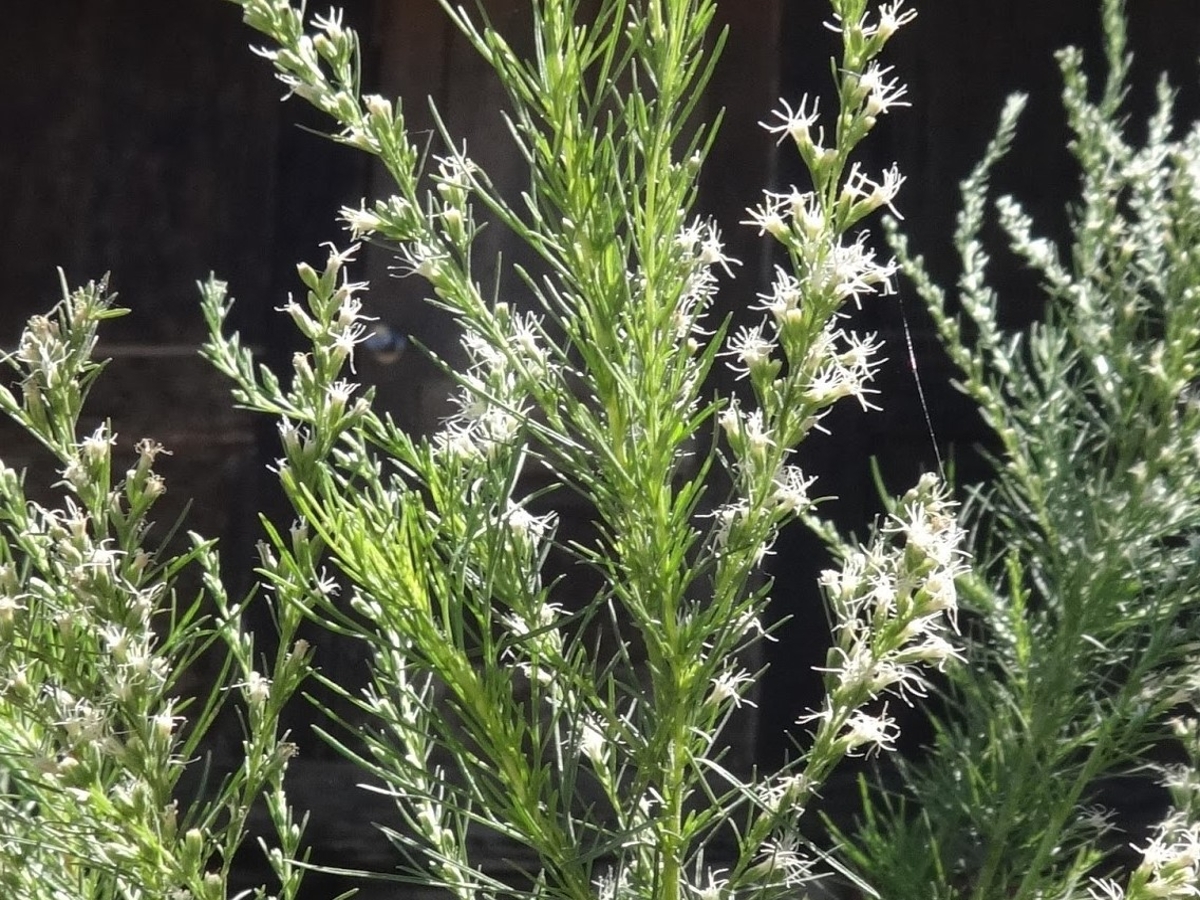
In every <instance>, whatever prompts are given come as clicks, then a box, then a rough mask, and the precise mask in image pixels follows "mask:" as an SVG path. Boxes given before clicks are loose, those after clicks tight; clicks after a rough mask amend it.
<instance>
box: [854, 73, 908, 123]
mask: <svg viewBox="0 0 1200 900" xmlns="http://www.w3.org/2000/svg"><path fill="white" fill-rule="evenodd" d="M892 68H893V67H892V66H888V67H887V68H886V69H884V68H880V66H879V63H876V62H873V63H871V64H870V65H869V66H867V70H866V71H865V72H863V73H862V74H861V75H860V76H859V77H858V90H859V92H860V93H861V94H862V96H863V97H864V103H863V112H864V113H866V114H867V115H868V116H880V115H883V114H884V113H886V112H888V111H889V110H891V108H892V107H893V106H909V105H911V104H909V102H908V101H907V100H903V99H902V98H903V97H904V96H905V95H907V94H908V87H907V86H906V85H903V84H900V80H899V79H898V78H893V79H891V80H887V79H886V78H885V76H886V75H887V74H888V73H889V72H890V71H892Z"/></svg>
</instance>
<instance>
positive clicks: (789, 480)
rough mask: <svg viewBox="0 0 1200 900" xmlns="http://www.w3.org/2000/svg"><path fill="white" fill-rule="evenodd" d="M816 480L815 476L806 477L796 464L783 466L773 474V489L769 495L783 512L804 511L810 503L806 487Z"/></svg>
mask: <svg viewBox="0 0 1200 900" xmlns="http://www.w3.org/2000/svg"><path fill="white" fill-rule="evenodd" d="M816 480H817V479H816V478H815V477H812V478H806V477H805V476H804V473H803V472H802V471H801V470H800V469H799V468H798V467H796V466H784V467H783V469H782V470H781V471H780V473H779V474H778V475H776V476H775V491H774V493H773V494H772V495H771V497H772V499H773V500H774V501H775V502H776V503H777V504H778V506H779V509H780V510H781V511H783V512H785V513H788V514H794V513H801V512H804V511H805V510H807V509H808V508H809V507H810V506H811V505H812V501H811V500H809V498H808V489H809V487H811V486H812V484H813V482H815V481H816Z"/></svg>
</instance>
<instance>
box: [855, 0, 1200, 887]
mask: <svg viewBox="0 0 1200 900" xmlns="http://www.w3.org/2000/svg"><path fill="white" fill-rule="evenodd" d="M1103 13H1104V27H1105V33H1106V56H1107V63H1108V74H1107V78H1106V80H1105V81H1104V84H1103V85H1102V87H1101V88H1100V90H1098V91H1097V90H1095V89H1094V88H1093V86H1092V85H1091V84H1089V82H1088V79H1087V78H1086V77H1085V75H1084V71H1083V61H1082V55H1081V53H1080V52H1079V51H1078V50H1076V49H1073V48H1072V49H1067V50H1064V51H1062V52H1061V53H1060V54H1059V56H1058V61H1059V64H1060V66H1061V69H1062V73H1063V79H1064V93H1063V98H1064V105H1065V108H1066V112H1067V120H1068V122H1069V124H1070V127H1071V130H1072V132H1073V138H1072V141H1071V152H1072V153H1073V154H1074V156H1075V158H1076V159H1077V161H1078V163H1079V168H1080V171H1081V180H1080V190H1079V197H1078V199H1077V200H1076V201H1075V202H1073V203H1072V205H1071V207H1070V219H1071V236H1070V240H1069V242H1067V243H1065V244H1064V245H1060V244H1058V243H1056V242H1054V241H1052V240H1049V239H1047V238H1044V237H1039V236H1038V235H1037V233H1036V230H1035V226H1034V224H1033V222H1032V221H1031V219H1030V217H1029V216H1028V215H1027V214H1026V213H1025V212H1024V210H1023V209H1022V207H1021V205H1020V204H1019V202H1018V201H1017V200H1015V199H1013V198H1011V197H1000V198H999V199H998V200H996V201H995V203H994V204H991V203H989V202H988V185H989V176H990V173H991V171H992V169H993V167H994V166H995V165H996V164H997V163H999V162H1000V160H1001V159H1002V157H1003V156H1004V154H1005V152H1006V151H1007V149H1008V148H1009V146H1010V144H1011V142H1012V140H1013V137H1014V134H1015V130H1016V125H1017V118H1018V115H1019V113H1020V110H1021V108H1022V106H1023V104H1024V97H1022V96H1014V97H1013V98H1012V99H1011V100H1010V101H1009V102H1008V104H1007V105H1006V107H1005V109H1004V112H1003V115H1002V117H1001V121H1000V127H999V131H998V133H997V135H996V137H995V139H994V140H993V141H992V142H991V144H990V145H989V147H988V149H987V152H986V154H985V156H984V159H983V161H982V162H981V163H980V164H979V165H978V166H977V167H976V169H975V170H974V172H973V174H972V175H971V177H970V178H969V179H968V180H967V181H966V182H964V184H963V210H962V212H961V214H960V216H959V220H958V230H957V232H956V235H955V246H956V247H957V249H958V252H959V255H960V258H961V262H962V273H961V275H960V276H959V279H958V283H957V285H956V291H955V292H954V293H953V294H950V295H948V294H947V292H945V291H943V290H942V289H941V288H940V287H938V286H936V285H935V284H934V283H933V281H932V280H931V278H930V277H929V275H928V274H927V273H926V272H925V269H924V267H923V265H922V262H921V260H920V259H919V258H917V257H914V256H912V255H911V254H910V253H909V251H908V249H907V246H906V244H905V242H904V240H903V238H902V237H901V236H900V235H899V234H898V233H896V232H895V230H894V229H893V238H894V241H893V243H894V246H895V247H896V249H897V254H898V256H899V258H900V260H901V263H900V264H901V268H902V269H903V271H904V273H905V274H906V275H907V276H909V277H910V278H911V279H912V281H913V283H914V284H915V285H916V288H917V290H918V292H919V293H920V294H921V296H922V297H923V298H924V300H925V301H926V303H927V305H928V308H929V310H930V311H931V313H932V315H933V319H934V321H935V322H936V324H937V328H938V330H939V333H940V335H941V337H942V341H943V345H944V346H945V348H946V350H947V352H948V353H949V356H950V358H951V359H952V360H953V361H954V362H955V363H956V364H957V366H958V368H959V369H960V371H961V379H960V382H959V385H960V387H961V389H962V390H963V391H965V392H966V393H967V394H968V395H969V396H970V397H971V398H972V399H973V400H975V401H976V403H977V404H978V405H979V409H980V412H981V414H982V416H983V418H984V420H985V421H986V423H987V424H988V426H989V427H990V428H991V430H992V432H993V433H994V435H995V437H996V441H997V443H996V446H997V447H998V448H999V450H998V451H997V453H996V454H995V457H994V465H995V477H994V480H993V481H992V482H991V483H989V484H988V485H986V486H985V487H982V488H979V489H977V490H976V491H975V493H974V495H973V498H972V502H971V503H970V504H968V508H967V514H966V516H965V521H966V523H967V524H968V525H969V527H970V529H971V535H972V537H971V541H970V542H969V546H970V547H971V549H972V552H973V556H974V566H973V571H972V572H971V574H970V575H969V576H964V577H963V578H961V579H960V588H961V592H962V602H963V611H964V622H965V623H966V624H964V637H966V638H968V641H967V646H966V649H965V653H964V655H965V657H966V660H967V663H968V664H967V665H963V666H957V667H953V668H952V669H949V670H948V673H949V678H948V684H947V686H946V690H945V691H944V699H945V704H944V706H943V708H942V709H941V711H940V712H938V713H937V715H936V716H935V718H934V729H935V738H934V741H933V745H932V747H931V748H930V749H929V750H928V751H927V753H926V754H925V755H923V756H922V757H921V758H920V759H917V760H914V761H912V762H910V763H907V764H905V765H902V767H901V774H902V775H903V781H904V788H903V790H902V791H901V792H900V793H899V795H887V794H884V793H878V792H871V791H868V792H866V793H865V794H864V796H865V797H866V798H867V799H866V803H865V808H864V811H863V814H862V819H861V822H860V828H859V830H858V833H857V835H856V836H854V837H853V839H852V844H853V848H854V849H853V852H852V854H851V855H852V856H853V857H854V858H855V860H856V861H857V863H858V867H857V871H858V873H859V875H860V876H861V877H863V878H864V879H866V880H867V881H869V882H871V883H873V884H876V885H879V886H880V888H881V890H884V891H885V896H888V897H894V898H898V900H899V898H913V900H915V898H918V897H920V898H928V897H973V898H980V900H983V898H1020V900H1026V898H1034V897H1043V898H1045V897H1088V896H1093V897H1103V898H1118V897H1120V898H1150V897H1190V896H1194V895H1196V894H1197V892H1198V891H1200V884H1198V868H1197V866H1198V864H1200V818H1197V805H1196V800H1197V785H1198V782H1197V778H1196V766H1197V755H1196V752H1197V749H1198V747H1197V744H1196V719H1195V709H1196V704H1197V700H1198V699H1200V698H1198V696H1197V686H1198V685H1200V678H1198V676H1200V668H1198V663H1200V659H1198V657H1197V649H1198V648H1200V644H1197V640H1196V638H1197V634H1196V629H1197V613H1198V612H1200V557H1198V556H1197V548H1198V546H1200V545H1198V536H1200V482H1198V481H1197V479H1196V472H1197V465H1198V463H1200V405H1198V404H1197V397H1196V378H1197V374H1198V372H1200V256H1198V250H1197V247H1198V246H1200V244H1198V239H1200V127H1197V126H1196V125H1192V126H1191V127H1190V128H1187V129H1185V130H1183V131H1182V133H1180V131H1179V129H1177V127H1176V126H1175V124H1174V122H1173V119H1172V102H1173V99H1174V92H1173V91H1172V89H1171V88H1170V87H1169V86H1168V85H1167V84H1166V82H1165V80H1164V81H1162V82H1161V83H1160V84H1159V88H1158V108H1157V111H1156V112H1155V114H1154V115H1153V116H1152V117H1151V118H1150V120H1149V122H1148V123H1146V125H1145V137H1144V138H1142V139H1138V138H1135V137H1134V136H1133V135H1134V134H1136V133H1138V132H1139V130H1140V123H1139V126H1138V127H1134V126H1132V125H1131V124H1130V123H1128V122H1127V117H1126V116H1125V115H1124V114H1123V112H1122V108H1123V103H1124V99H1125V95H1126V92H1127V90H1128V76H1129V67H1130V58H1129V55H1128V53H1127V50H1126V33H1125V17H1124V9H1123V5H1122V4H1121V3H1120V2H1119V0H1106V2H1105V3H1104V4H1103ZM989 209H990V210H994V213H995V216H996V219H997V220H998V222H999V224H1000V226H1001V227H1002V229H1003V231H1004V233H1005V234H1006V235H1007V238H1008V245H1009V249H1010V250H1011V251H1012V253H1013V254H1015V257H1016V259H1018V260H1019V261H1020V262H1021V263H1023V264H1024V265H1026V266H1028V267H1029V268H1030V269H1032V270H1033V271H1034V272H1035V273H1036V274H1037V277H1038V279H1039V281H1040V283H1041V285H1042V288H1043V291H1044V293H1045V297H1046V310H1045V314H1044V317H1043V318H1042V319H1041V320H1040V321H1039V322H1037V323H1036V324H1034V325H1033V326H1031V327H1030V328H1028V329H1027V330H1024V331H1016V332H1007V331H1005V330H1004V329H1003V328H1002V327H1001V326H1000V325H999V318H1000V313H1001V310H1002V308H1003V305H1004V302H1005V299H1004V298H1003V297H1002V296H1001V295H1000V293H999V292H998V291H997V290H995V289H993V288H992V287H990V286H989V266H990V265H991V264H992V262H993V254H992V252H991V251H989V250H988V249H987V248H986V247H985V245H984V242H983V240H982V238H981V237H980V235H981V231H982V228H983V226H984V222H985V218H986V215H987V213H988V211H989ZM956 310H957V312H956ZM1177 742H1181V743H1182V745H1183V753H1180V752H1179V750H1178V744H1177ZM1173 747H1174V748H1175V749H1172V748H1173ZM1172 755H1174V756H1176V757H1177V758H1179V759H1183V760H1186V763H1185V764H1182V765H1171V766H1167V767H1166V768H1162V762H1161V761H1162V760H1165V759H1168V758H1170V757H1171V756H1172ZM1150 759H1158V760H1159V761H1160V762H1159V763H1156V764H1151V763H1150V762H1148V760H1150ZM1146 772H1150V773H1154V772H1157V773H1158V776H1159V780H1161V781H1163V782H1164V783H1165V784H1166V786H1167V787H1168V788H1169V789H1170V793H1171V801H1170V807H1169V809H1168V812H1167V814H1166V816H1165V818H1164V820H1163V821H1162V823H1161V825H1160V826H1159V827H1158V829H1157V830H1156V831H1155V832H1153V833H1151V834H1142V833H1140V832H1138V831H1136V830H1122V827H1123V826H1124V825H1125V824H1126V823H1125V822H1124V821H1123V820H1122V819H1120V818H1119V817H1118V816H1117V814H1116V811H1115V810H1112V809H1109V808H1107V807H1106V803H1108V802H1109V797H1110V796H1111V791H1109V790H1108V788H1111V787H1112V786H1113V785H1114V784H1115V783H1116V782H1117V780H1118V779H1124V780H1125V781H1126V783H1129V780H1130V779H1131V778H1132V777H1133V776H1136V775H1138V774H1139V773H1146ZM1141 777H1142V778H1143V780H1144V781H1145V780H1148V779H1147V778H1146V775H1145V774H1142V775H1141ZM1142 794H1143V795H1146V794H1147V790H1146V788H1145V787H1143V788H1142ZM1164 802H1165V801H1164ZM1130 849H1132V850H1133V851H1134V852H1135V853H1136V855H1137V856H1139V857H1140V859H1141V862H1140V864H1139V865H1138V866H1137V868H1136V870H1135V871H1134V872H1133V873H1132V874H1131V875H1129V874H1122V873H1121V865H1120V863H1121V857H1122V854H1128V851H1129V850H1130ZM884 886H886V888H885V887H884Z"/></svg>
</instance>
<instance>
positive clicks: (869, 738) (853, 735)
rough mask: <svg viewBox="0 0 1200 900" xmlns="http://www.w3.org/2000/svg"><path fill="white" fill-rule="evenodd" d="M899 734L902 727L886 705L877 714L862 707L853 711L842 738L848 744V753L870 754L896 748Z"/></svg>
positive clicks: (854, 754) (851, 754) (853, 754)
mask: <svg viewBox="0 0 1200 900" xmlns="http://www.w3.org/2000/svg"><path fill="white" fill-rule="evenodd" d="M899 734H900V729H899V727H898V726H897V725H896V721H895V719H893V718H892V717H891V716H889V715H888V714H887V707H886V706H884V708H883V711H882V712H880V714H879V715H877V716H873V715H870V714H869V713H866V712H864V711H863V710H861V709H860V710H856V711H855V712H854V713H852V714H851V716H850V718H849V720H847V722H846V726H845V731H844V732H843V734H842V735H841V740H843V741H844V742H845V744H846V752H847V754H848V755H850V756H860V755H861V756H870V755H871V754H872V753H878V752H880V751H884V750H888V751H890V750H893V749H895V741H896V738H897V737H898V736H899ZM862 748H866V749H862Z"/></svg>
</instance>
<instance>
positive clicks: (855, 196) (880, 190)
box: [842, 163, 904, 219]
mask: <svg viewBox="0 0 1200 900" xmlns="http://www.w3.org/2000/svg"><path fill="white" fill-rule="evenodd" d="M903 184H904V176H903V175H901V174H900V169H899V168H898V167H897V165H896V164H895V163H892V167H891V168H890V169H884V171H883V175H882V177H881V178H880V180H879V181H872V180H871V179H870V178H868V177H867V176H866V175H865V174H863V171H862V169H861V168H860V167H859V164H858V163H855V164H854V165H853V166H851V168H850V172H849V174H848V175H847V176H846V183H845V184H844V185H843V186H842V195H843V196H844V197H846V198H847V199H848V200H849V201H850V204H851V205H852V206H853V205H856V204H859V203H861V204H862V205H863V211H862V214H863V215H866V214H868V213H871V212H874V211H875V210H877V209H879V207H881V206H886V207H887V208H888V210H889V211H890V212H891V213H892V215H894V216H895V217H896V218H897V219H903V218H904V216H902V215H900V212H899V211H898V210H897V209H896V207H895V206H894V205H893V201H894V200H895V199H896V196H897V195H898V194H899V193H900V187H901V185H903Z"/></svg>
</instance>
